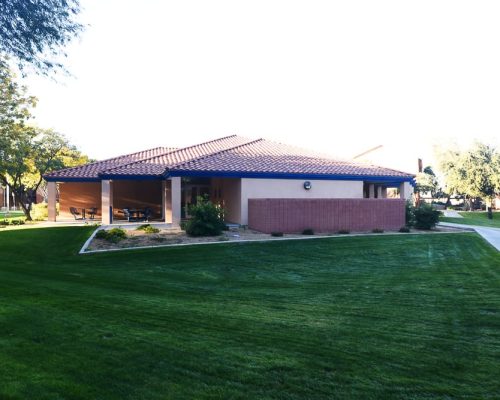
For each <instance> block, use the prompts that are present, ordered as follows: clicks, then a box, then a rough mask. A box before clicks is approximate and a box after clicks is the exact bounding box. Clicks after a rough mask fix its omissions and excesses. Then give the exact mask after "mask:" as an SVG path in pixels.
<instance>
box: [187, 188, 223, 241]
mask: <svg viewBox="0 0 500 400" xmlns="http://www.w3.org/2000/svg"><path fill="white" fill-rule="evenodd" d="M189 214H190V215H191V216H192V217H191V219H190V220H189V221H187V222H186V233H187V234H188V235H190V236H219V235H220V234H221V233H222V231H223V230H224V229H225V226H226V225H225V224H224V212H223V209H222V207H220V206H218V205H215V204H213V203H212V202H211V201H210V200H209V199H208V196H204V197H201V196H200V197H198V200H197V204H195V205H191V206H190V207H189Z"/></svg>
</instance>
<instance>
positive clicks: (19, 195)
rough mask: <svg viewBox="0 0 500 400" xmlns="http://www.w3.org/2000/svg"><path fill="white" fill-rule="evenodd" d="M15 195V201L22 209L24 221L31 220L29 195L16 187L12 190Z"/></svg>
mask: <svg viewBox="0 0 500 400" xmlns="http://www.w3.org/2000/svg"><path fill="white" fill-rule="evenodd" d="M13 192H14V194H15V195H16V203H17V205H18V206H19V207H20V208H21V210H23V213H24V216H25V217H26V221H33V219H32V218H31V204H32V201H31V199H30V198H29V196H28V195H27V194H26V193H25V192H24V190H20V189H16V190H13Z"/></svg>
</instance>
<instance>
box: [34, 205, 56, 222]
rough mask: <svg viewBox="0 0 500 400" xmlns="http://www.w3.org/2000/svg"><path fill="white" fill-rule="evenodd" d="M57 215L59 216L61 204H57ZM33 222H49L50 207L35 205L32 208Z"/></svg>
mask: <svg viewBox="0 0 500 400" xmlns="http://www.w3.org/2000/svg"><path fill="white" fill-rule="evenodd" d="M56 215H59V203H57V204H56ZM31 218H32V219H33V221H47V219H48V218H49V207H48V204H47V203H38V204H33V206H32V208H31Z"/></svg>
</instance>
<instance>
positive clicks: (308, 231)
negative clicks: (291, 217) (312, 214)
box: [302, 228, 314, 235]
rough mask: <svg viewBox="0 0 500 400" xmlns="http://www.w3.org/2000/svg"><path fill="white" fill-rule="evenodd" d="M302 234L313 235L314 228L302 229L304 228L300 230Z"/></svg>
mask: <svg viewBox="0 0 500 400" xmlns="http://www.w3.org/2000/svg"><path fill="white" fill-rule="evenodd" d="M302 234H303V235H314V230H312V229H310V228H308V229H304V230H303V231H302Z"/></svg>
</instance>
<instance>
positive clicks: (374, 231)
mask: <svg viewBox="0 0 500 400" xmlns="http://www.w3.org/2000/svg"><path fill="white" fill-rule="evenodd" d="M372 233H384V230H383V229H379V228H375V229H372Z"/></svg>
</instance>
